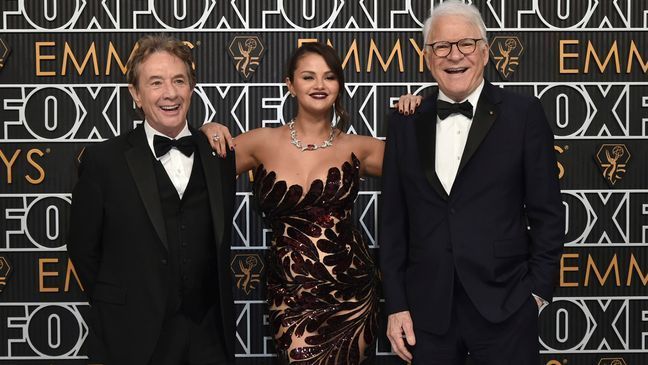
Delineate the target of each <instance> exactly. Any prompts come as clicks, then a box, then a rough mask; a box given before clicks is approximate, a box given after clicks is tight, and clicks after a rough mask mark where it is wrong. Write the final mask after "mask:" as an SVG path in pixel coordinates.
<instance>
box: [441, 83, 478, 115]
mask: <svg viewBox="0 0 648 365" xmlns="http://www.w3.org/2000/svg"><path fill="white" fill-rule="evenodd" d="M483 88H484V80H482V82H481V84H479V86H477V88H476V89H475V90H474V91H473V92H472V93H471V94H470V95H468V97H467V98H465V99H463V100H460V101H459V102H460V103H463V102H464V101H466V100H468V101H469V102H470V104H471V105H472V107H473V115H475V110H477V103H478V102H479V96H480V95H481V92H482V89H483ZM438 99H439V100H443V101H447V102H448V103H456V101H454V100H452V99H450V98H449V97H448V96H447V95H446V94H444V93H443V91H441V89H439V98H438ZM462 116H463V115H462ZM437 120H440V119H439V118H438V117H437Z"/></svg>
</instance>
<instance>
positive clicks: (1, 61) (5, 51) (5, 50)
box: [0, 38, 11, 70]
mask: <svg viewBox="0 0 648 365" xmlns="http://www.w3.org/2000/svg"><path fill="white" fill-rule="evenodd" d="M9 53H11V49H10V48H9V46H8V45H7V42H5V40H4V39H2V38H0V70H2V68H3V67H4V65H5V62H7V57H9Z"/></svg>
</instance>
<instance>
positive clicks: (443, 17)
mask: <svg viewBox="0 0 648 365" xmlns="http://www.w3.org/2000/svg"><path fill="white" fill-rule="evenodd" d="M423 36H424V38H425V58H426V62H427V66H428V68H429V69H430V71H431V73H432V76H433V77H434V79H435V80H436V82H437V83H438V86H439V91H438V93H435V94H433V95H431V96H430V97H428V98H426V99H424V100H423V102H422V104H421V106H420V107H419V108H418V109H417V110H416V113H414V114H413V115H410V116H402V115H399V114H393V116H392V118H391V120H390V123H389V134H388V136H387V145H386V150H385V161H384V164H383V187H382V198H383V205H382V208H383V211H382V225H381V227H382V228H381V229H382V231H381V232H382V233H381V235H382V240H381V246H380V264H381V269H382V274H383V286H384V294H385V307H386V311H387V314H388V315H389V318H388V324H387V327H388V328H387V336H388V338H389V340H390V342H391V344H392V348H393V349H394V351H395V352H396V353H397V354H398V355H399V356H400V357H401V358H403V359H404V360H408V361H412V360H413V363H414V364H425V365H433V364H443V365H460V364H464V362H465V360H466V357H467V354H468V353H470V355H471V357H472V358H473V360H474V362H475V363H477V364H516V365H537V364H538V363H539V361H540V359H539V345H538V323H537V316H538V308H539V307H540V306H542V305H543V304H544V303H546V301H549V300H551V298H552V294H553V289H554V286H555V282H556V278H557V275H558V263H559V258H560V254H561V250H562V244H563V239H564V233H565V228H564V217H563V214H564V213H563V208H562V201H561V196H560V187H559V183H558V171H557V165H556V157H555V154H554V151H553V134H552V132H551V129H550V127H549V124H548V123H547V120H546V118H545V115H544V112H543V110H542V106H541V105H540V101H539V100H538V99H537V98H531V97H526V96H522V95H517V94H513V93H510V92H508V91H506V90H502V89H500V88H497V87H495V86H493V85H491V84H490V83H489V82H487V81H485V80H484V67H485V66H486V64H487V63H488V41H487V38H486V28H485V26H484V22H483V20H482V19H481V15H480V14H479V11H478V10H477V9H476V8H475V7H474V6H471V5H467V4H464V3H463V2H458V1H445V2H443V3H442V4H441V5H437V6H436V7H435V8H434V9H433V12H432V13H431V16H430V18H428V20H427V21H426V23H425V27H424V30H423Z"/></svg>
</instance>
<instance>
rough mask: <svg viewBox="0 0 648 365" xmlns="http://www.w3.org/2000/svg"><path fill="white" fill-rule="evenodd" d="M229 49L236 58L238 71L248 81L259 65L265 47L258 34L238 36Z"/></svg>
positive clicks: (235, 64)
mask: <svg viewBox="0 0 648 365" xmlns="http://www.w3.org/2000/svg"><path fill="white" fill-rule="evenodd" d="M228 50H229V53H230V55H231V56H232V59H233V60H234V66H235V67H236V71H237V72H238V73H239V74H241V75H242V76H243V78H245V80H246V81H247V80H249V79H250V77H252V75H253V74H254V72H255V71H256V69H257V67H259V62H260V61H261V57H262V56H263V53H264V52H265V47H264V45H263V42H261V39H259V37H258V36H236V37H234V39H233V40H232V42H231V43H230V45H229V48H228Z"/></svg>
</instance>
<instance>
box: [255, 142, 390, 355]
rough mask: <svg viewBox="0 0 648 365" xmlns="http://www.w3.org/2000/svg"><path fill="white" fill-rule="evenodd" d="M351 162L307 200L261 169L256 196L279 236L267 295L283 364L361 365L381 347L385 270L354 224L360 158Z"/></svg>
mask: <svg viewBox="0 0 648 365" xmlns="http://www.w3.org/2000/svg"><path fill="white" fill-rule="evenodd" d="M351 159H352V161H351V162H348V161H347V162H344V164H343V165H342V166H341V168H338V167H331V168H330V169H329V170H328V175H327V178H326V181H322V180H319V179H318V180H315V181H313V182H312V184H311V185H310V188H309V189H308V190H307V191H306V193H305V195H304V191H303V190H304V188H303V187H302V186H300V185H291V186H287V183H286V182H285V181H283V180H277V174H276V173H275V172H273V171H266V170H265V168H264V167H263V165H261V166H259V168H258V169H257V172H256V175H255V176H256V177H255V181H254V186H253V190H254V197H255V200H256V203H257V206H258V209H259V210H260V211H261V213H262V215H263V218H264V221H265V223H266V224H267V225H269V226H270V228H272V231H273V244H272V246H271V248H270V250H269V252H268V257H267V263H268V271H267V275H268V277H267V286H268V290H267V292H268V304H269V306H270V323H271V326H272V329H273V331H274V336H275V345H276V348H277V353H278V358H279V359H280V363H290V364H300V365H306V364H308V365H320V364H347V365H353V364H359V363H361V362H362V361H363V360H364V359H366V357H367V356H368V355H369V352H370V351H371V350H370V348H371V346H372V345H373V343H374V340H375V332H376V327H377V312H378V306H377V305H378V303H377V295H376V289H377V285H378V271H377V268H376V266H375V264H374V260H373V258H372V256H371V253H370V252H369V250H368V247H367V245H366V244H365V243H364V241H363V240H362V237H361V234H360V232H359V231H358V230H357V229H356V228H355V227H354V226H353V223H352V218H351V210H352V208H353V204H354V200H355V198H356V196H357V195H358V188H359V187H358V185H359V179H360V176H359V175H360V161H359V160H358V159H357V158H356V156H355V155H352V156H351Z"/></svg>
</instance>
